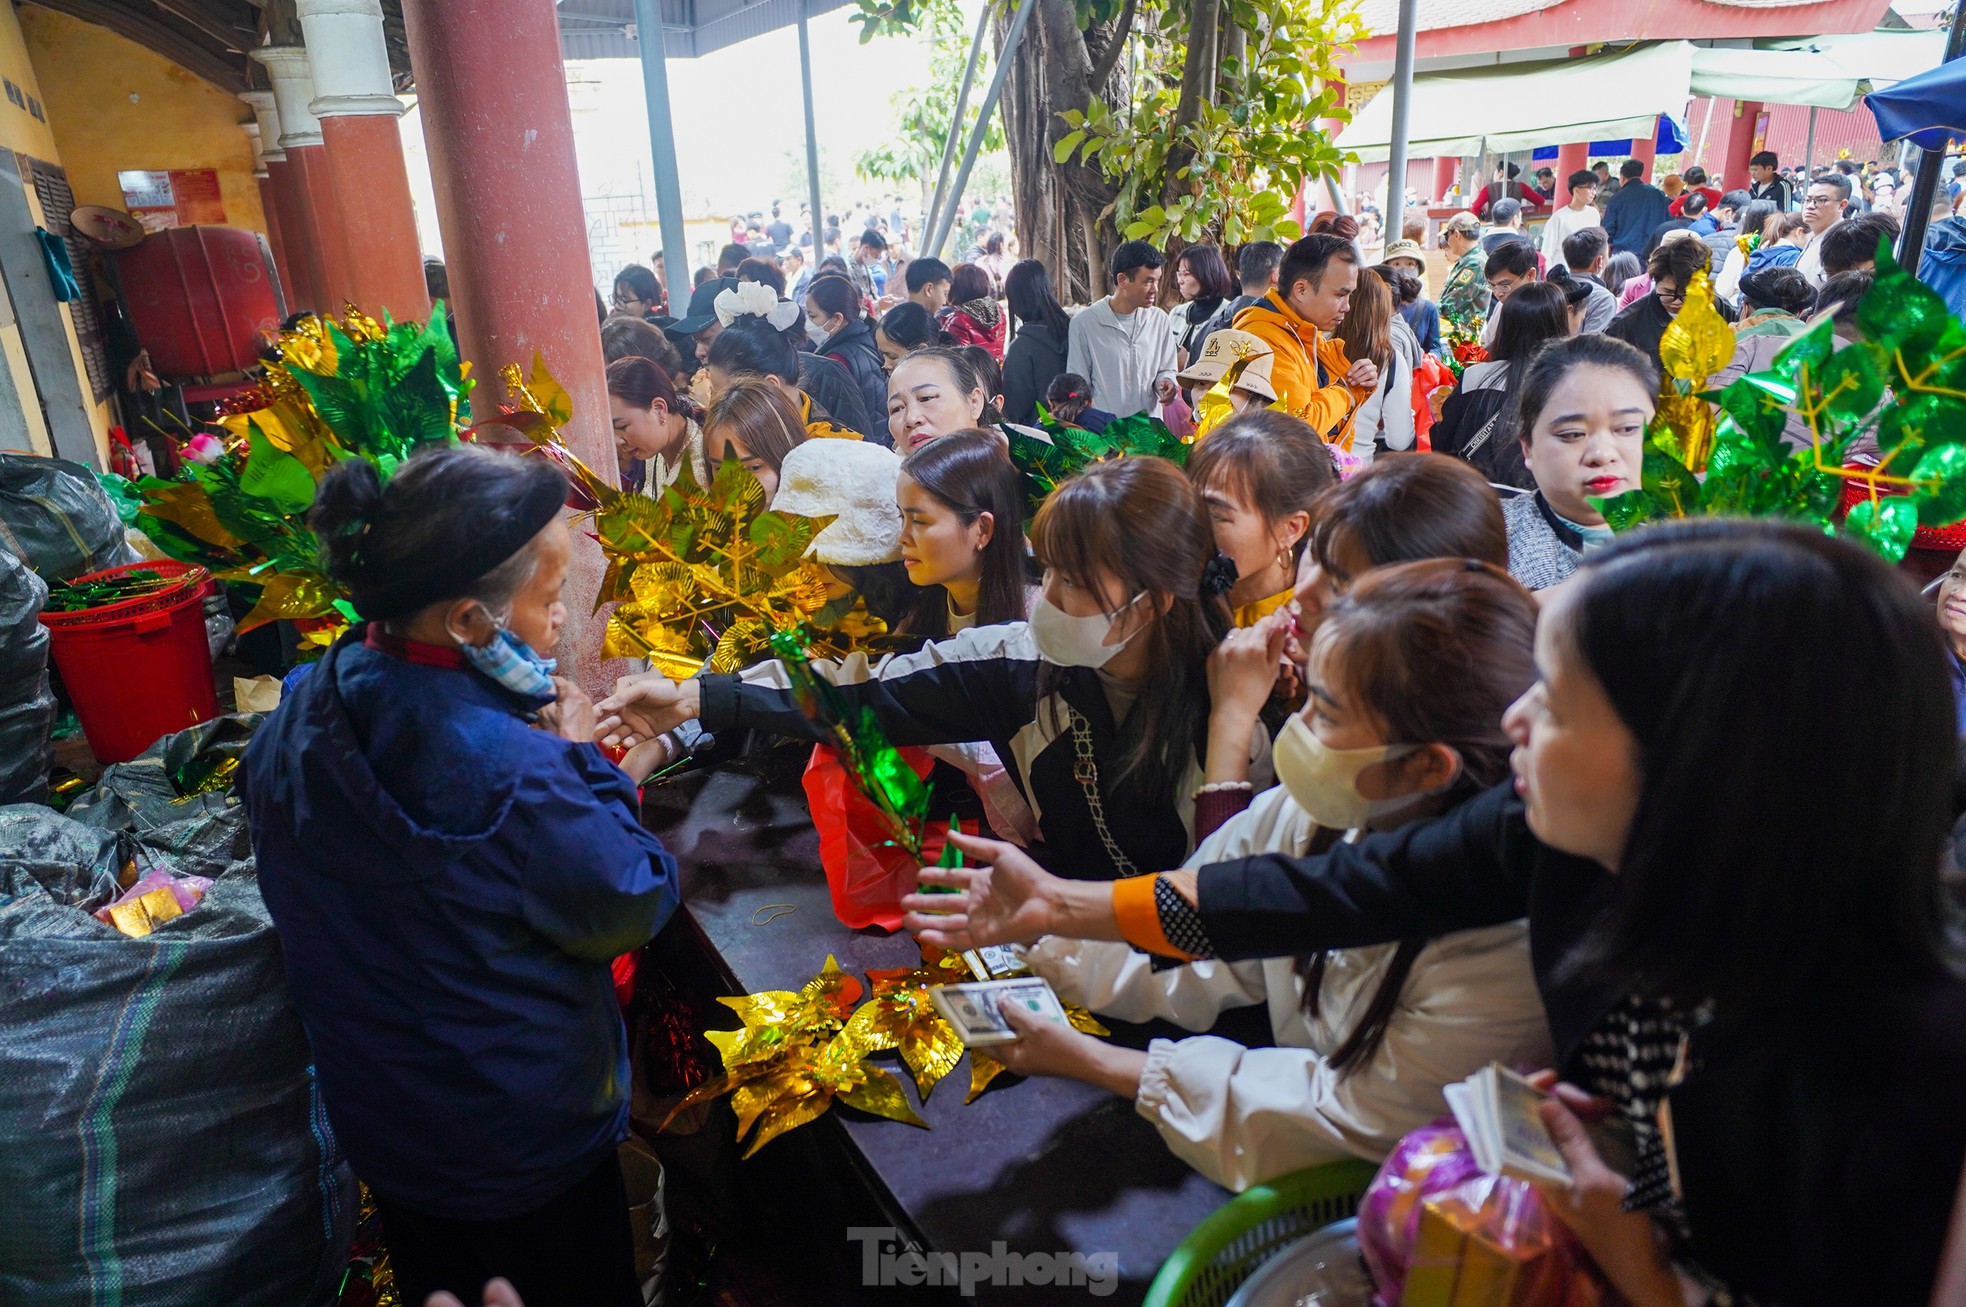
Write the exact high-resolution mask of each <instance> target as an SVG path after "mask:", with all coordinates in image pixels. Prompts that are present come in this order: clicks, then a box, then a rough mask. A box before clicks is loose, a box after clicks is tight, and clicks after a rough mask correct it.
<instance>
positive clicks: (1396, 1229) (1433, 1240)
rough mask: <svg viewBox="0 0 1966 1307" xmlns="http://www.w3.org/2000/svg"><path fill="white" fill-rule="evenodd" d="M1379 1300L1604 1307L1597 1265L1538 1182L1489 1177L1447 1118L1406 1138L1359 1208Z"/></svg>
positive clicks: (1362, 1242)
mask: <svg viewBox="0 0 1966 1307" xmlns="http://www.w3.org/2000/svg"><path fill="white" fill-rule="evenodd" d="M1358 1242H1359V1251H1360V1253H1361V1254H1362V1255H1363V1256H1364V1258H1365V1264H1366V1267H1367V1269H1369V1270H1370V1271H1371V1273H1372V1283H1373V1286H1374V1290H1375V1292H1374V1294H1373V1301H1374V1302H1375V1303H1377V1304H1379V1307H1598V1304H1600V1303H1601V1302H1602V1301H1603V1298H1604V1284H1603V1281H1602V1280H1601V1279H1600V1278H1599V1276H1598V1273H1597V1269H1596V1267H1595V1266H1593V1265H1592V1264H1591V1262H1590V1259H1589V1258H1588V1257H1587V1256H1586V1255H1585V1253H1584V1250H1583V1248H1582V1246H1581V1245H1580V1244H1578V1242H1577V1238H1576V1236H1575V1235H1573V1234H1571V1233H1570V1230H1569V1227H1567V1226H1565V1225H1564V1224H1563V1222H1562V1221H1561V1220H1559V1219H1558V1218H1557V1217H1556V1216H1555V1214H1554V1213H1552V1212H1551V1211H1550V1210H1549V1207H1548V1205H1547V1204H1546V1203H1545V1202H1544V1201H1543V1196H1542V1194H1540V1193H1539V1192H1537V1190H1536V1188H1535V1186H1533V1185H1531V1184H1529V1183H1527V1182H1525V1181H1522V1180H1517V1179H1514V1178H1513V1177H1510V1176H1500V1175H1489V1174H1487V1173H1485V1172H1483V1171H1482V1170H1481V1168H1480V1167H1478V1166H1476V1165H1475V1162H1474V1157H1473V1155H1472V1154H1471V1153H1470V1152H1469V1150H1468V1142H1467V1139H1466V1138H1465V1137H1464V1136H1463V1135H1462V1134H1461V1132H1460V1130H1458V1129H1456V1128H1455V1127H1453V1126H1450V1125H1431V1126H1423V1127H1421V1128H1420V1129H1418V1130H1415V1131H1414V1132H1413V1133H1411V1134H1409V1135H1407V1136H1406V1138H1404V1139H1402V1140H1400V1141H1399V1144H1398V1145H1397V1146H1396V1147H1395V1148H1394V1149H1393V1151H1392V1153H1391V1155H1390V1156H1388V1157H1387V1158H1386V1163H1385V1165H1384V1166H1382V1167H1380V1168H1379V1174H1378V1175H1377V1176H1375V1177H1374V1178H1373V1181H1372V1184H1371V1186H1370V1187H1368V1188H1367V1189H1366V1191H1365V1197H1364V1199H1363V1200H1362V1201H1361V1202H1360V1203H1359V1209H1358Z"/></svg>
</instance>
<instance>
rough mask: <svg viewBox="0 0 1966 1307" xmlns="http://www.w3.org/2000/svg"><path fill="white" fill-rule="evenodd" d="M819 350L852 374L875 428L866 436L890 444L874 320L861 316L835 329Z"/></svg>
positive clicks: (882, 443)
mask: <svg viewBox="0 0 1966 1307" xmlns="http://www.w3.org/2000/svg"><path fill="white" fill-rule="evenodd" d="M819 353H820V354H821V355H823V356H824V357H826V358H829V359H832V360H834V361H835V362H837V363H838V364H839V365H840V366H841V367H843V368H845V369H846V370H847V371H848V372H849V373H851V374H852V375H853V383H854V385H856V386H858V387H859V388H860V402H861V404H862V405H863V406H865V408H866V410H867V423H868V425H869V426H870V427H872V428H874V429H873V430H872V431H869V432H867V433H866V435H867V438H868V439H869V440H872V441H874V442H875V443H876V444H881V445H887V446H890V447H891V446H892V445H893V444H894V438H893V437H892V436H890V435H889V434H888V432H887V423H886V422H885V421H883V420H882V419H883V418H885V417H886V416H887V372H886V370H885V369H883V368H882V367H881V350H880V346H878V345H876V344H875V343H874V324H873V323H871V322H869V321H867V319H865V318H862V319H860V321H858V322H856V323H853V324H852V325H851V326H847V327H844V328H842V329H841V330H839V331H836V332H834V333H833V334H832V335H831V336H828V337H827V338H826V341H825V343H824V344H822V345H821V346H820V347H819Z"/></svg>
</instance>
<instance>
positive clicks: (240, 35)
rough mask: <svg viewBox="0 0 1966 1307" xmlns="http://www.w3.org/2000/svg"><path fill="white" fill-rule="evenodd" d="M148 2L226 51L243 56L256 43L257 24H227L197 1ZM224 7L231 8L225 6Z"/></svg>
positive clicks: (221, 0) (169, 0)
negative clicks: (232, 51) (233, 51)
mask: <svg viewBox="0 0 1966 1307" xmlns="http://www.w3.org/2000/svg"><path fill="white" fill-rule="evenodd" d="M150 2H151V3H152V4H154V5H156V6H157V7H158V8H159V9H162V10H163V11H164V12H165V13H167V14H169V15H170V16H171V17H173V18H175V19H177V20H178V21H179V22H181V23H184V24H186V25H188V26H191V27H195V28H197V29H198V30H199V31H201V32H203V33H204V34H205V35H206V36H209V37H211V38H212V39H213V40H214V41H217V42H218V43H219V44H220V45H221V46H224V47H225V48H226V49H228V50H237V51H239V52H240V53H242V54H243V53H244V52H245V51H247V50H250V49H252V48H253V46H254V45H255V44H257V43H258V40H259V25H258V24H257V23H255V24H254V25H253V26H251V27H241V26H239V25H238V24H237V23H227V22H225V21H224V20H222V19H220V18H216V17H214V16H213V14H212V13H211V12H210V10H209V9H207V8H206V7H205V6H203V5H200V4H199V3H198V2H197V0H150ZM220 3H221V4H224V3H225V0H220ZM225 7H227V8H231V7H233V6H231V5H225Z"/></svg>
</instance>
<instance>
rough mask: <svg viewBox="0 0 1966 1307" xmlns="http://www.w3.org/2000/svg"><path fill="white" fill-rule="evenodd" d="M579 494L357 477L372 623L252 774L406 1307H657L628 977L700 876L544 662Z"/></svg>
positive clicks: (336, 1103) (326, 547)
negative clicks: (570, 497)
mask: <svg viewBox="0 0 1966 1307" xmlns="http://www.w3.org/2000/svg"><path fill="white" fill-rule="evenodd" d="M565 493H566V485H565V481H564V479H563V478H562V477H561V475H560V473H559V472H558V471H557V469H555V468H553V467H552V466H551V465H549V464H546V463H544V462H540V461H535V460H532V459H517V458H509V457H503V456H499V455H494V454H490V453H487V452H483V451H480V450H476V449H470V448H456V449H444V450H438V451H433V452H430V453H425V454H422V455H419V456H417V457H416V458H413V459H411V460H410V461H408V462H407V463H405V464H404V465H403V466H402V467H401V468H400V469H399V470H398V471H397V472H396V474H395V476H394V477H393V478H392V479H391V480H390V481H389V483H388V484H387V486H384V485H383V484H382V483H381V481H380V479H379V478H378V477H377V474H376V472H375V470H374V469H373V468H372V467H371V466H370V465H369V464H367V463H366V462H362V461H359V460H358V461H351V462H349V463H346V464H343V465H342V466H341V467H339V468H337V469H335V471H334V472H332V473H331V474H330V475H329V476H328V477H327V478H326V479H325V480H324V481H323V483H322V485H321V490H320V495H319V498H318V499H317V501H316V504H315V507H314V511H313V519H312V520H313V525H314V527H315V529H316V531H318V532H319V534H320V537H321V540H322V544H323V553H324V558H325V564H326V567H327V569H328V572H329V574H330V575H331V576H333V577H334V579H335V580H336V581H338V582H340V583H341V584H342V585H344V586H345V587H346V588H347V589H348V591H349V594H350V595H351V597H352V599H353V602H354V604H355V607H356V609H357V610H358V611H359V612H360V613H361V614H362V616H363V617H364V618H366V619H367V621H366V623H365V624H357V625H356V627H355V628H354V629H353V630H352V631H351V632H350V633H349V634H348V635H347V636H346V637H344V638H343V639H342V640H340V641H339V642H337V643H336V644H335V646H334V647H333V648H332V649H330V650H329V651H328V653H327V655H326V657H324V658H323V659H322V661H321V663H320V665H319V666H318V667H317V668H316V669H315V671H314V672H313V673H312V674H311V675H309V676H307V677H306V678H305V679H303V680H301V681H300V682H299V683H298V685H297V686H296V687H295V688H294V689H293V690H292V692H291V693H290V694H289V696H288V698H287V700H286V702H284V703H283V704H282V705H281V707H280V709H279V711H278V712H276V713H275V714H274V715H273V716H272V717H271V718H269V719H268V721H267V722H266V724H265V725H264V726H263V727H262V728H261V729H260V732H259V735H258V736H257V738H255V739H254V741H253V743H252V747H251V748H250V749H249V750H248V751H247V755H246V765H245V769H244V770H245V776H244V780H243V782H242V785H241V791H242V794H243V796H244V799H245V802H246V805H247V808H248V811H249V813H250V816H251V821H252V832H253V844H254V849H255V852H256V854H257V857H258V861H259V876H260V885H261V889H262V891H263V892H264V894H265V896H266V903H267V907H268V908H269V909H270V910H271V912H272V914H273V919H274V922H275V924H276V926H277V927H278V929H279V932H280V938H281V943H282V946H283V948H284V950H285V954H286V966H287V974H288V980H289V983H290V985H291V987H292V991H293V996H294V1002H295V1004H296V1006H297V1007H298V1008H299V1009H300V1015H301V1019H302V1021H303V1022H304V1023H305V1025H306V1028H307V1033H308V1038H309V1040H310V1041H311V1042H312V1044H313V1049H314V1056H315V1060H316V1067H317V1071H318V1074H319V1076H320V1084H321V1095H322V1102H323V1105H324V1106H325V1108H326V1110H327V1115H328V1120H329V1122H330V1123H331V1124H332V1125H333V1127H334V1129H335V1132H336V1134H337V1135H338V1136H339V1137H340V1139H341V1141H342V1143H343V1145H344V1146H345V1148H346V1150H347V1153H348V1156H349V1159H350V1160H351V1161H352V1162H353V1164H354V1167H355V1170H356V1173H357V1174H358V1175H360V1176H361V1177H362V1179H363V1180H365V1181H366V1182H367V1183H368V1185H369V1187H370V1189H371V1191H372V1192H373V1193H374V1194H375V1196H376V1200H377V1204H378V1206H379V1207H380V1209H381V1211H382V1217H383V1221H384V1224H385V1227H386V1229H387V1231H388V1239H389V1247H390V1252H391V1255H392V1257H393V1260H394V1264H395V1269H396V1276H397V1281H398V1283H399V1285H400V1286H401V1289H402V1296H403V1300H404V1301H405V1302H413V1303H421V1302H422V1301H423V1300H424V1298H425V1296H426V1295H428V1294H430V1293H432V1292H434V1291H437V1290H450V1291H452V1292H454V1293H457V1294H458V1295H459V1296H461V1297H462V1298H464V1299H465V1300H466V1301H470V1302H477V1301H478V1300H479V1293H480V1291H481V1289H482V1287H483V1285H484V1283H485V1282H486V1281H487V1280H488V1279H490V1278H491V1277H493V1276H495V1275H502V1276H505V1277H507V1278H508V1279H510V1280H512V1281H513V1282H514V1283H515V1284H516V1285H517V1286H518V1288H519V1290H520V1291H521V1292H522V1293H523V1294H524V1295H525V1297H526V1300H527V1301H528V1302H530V1303H532V1304H534V1307H542V1305H543V1304H552V1303H568V1304H572V1303H580V1304H583V1305H585V1304H608V1305H609V1307H613V1305H614V1304H620V1305H621V1307H629V1305H630V1304H639V1303H640V1302H641V1296H640V1293H639V1292H638V1290H637V1288H636V1283H635V1276H634V1267H633V1250H632V1245H631V1241H630V1235H629V1227H628V1218H627V1207H626V1204H625V1201H624V1198H623V1192H622V1182H621V1173H620V1169H619V1166H618V1164H617V1162H616V1158H615V1146H616V1144H617V1143H618V1142H619V1141H620V1140H621V1139H622V1138H623V1136H624V1134H625V1131H626V1123H627V1111H628V1097H629V1093H628V1088H629V1079H628V1055H627V1040H626V1037H625V1035H624V1033H623V1030H622V1024H621V1015H620V1012H619V1009H618V1007H617V1005H616V1003H615V999H614V996H613V992H612V988H611V984H610V975H609V966H608V963H609V960H610V959H611V958H613V957H614V956H616V955H617V954H620V953H622V952H624V951H626V950H629V949H633V948H635V947H637V946H639V945H640V944H642V943H643V942H644V941H646V940H647V939H648V938H649V937H650V936H651V935H653V934H654V933H655V931H656V930H658V929H659V928H660V927H661V926H662V924H663V922H664V921H665V920H667V919H668V916H669V914H670V912H671V911H672V910H673V909H674V907H675V905H676V874H675V862H674V860H673V859H672V858H670V856H669V855H668V854H667V853H666V852H664V850H663V848H662V845H661V843H660V842H659V841H658V840H656V838H655V837H654V836H652V835H650V834H649V833H648V832H646V831H644V830H643V829H642V827H641V824H640V821H639V819H638V810H637V803H636V794H635V787H634V785H633V784H632V783H631V782H630V781H629V778H628V775H627V774H625V773H624V771H623V770H622V769H621V768H620V767H617V766H616V765H615V764H614V763H612V762H610V761H609V760H608V759H607V757H606V756H605V755H603V754H602V753H601V751H600V750H599V749H598V748H597V747H596V746H595V745H594V744H593V743H592V739H593V734H594V715H593V707H592V705H591V703H590V702H589V701H588V699H587V697H586V696H585V695H584V694H582V693H581V691H580V690H579V689H578V688H576V687H575V686H573V685H572V684H571V683H570V682H568V681H565V680H562V679H559V678H555V677H553V676H552V675H551V672H552V670H553V666H554V665H553V663H552V662H551V661H548V660H546V659H544V658H542V657H540V655H539V654H538V653H535V652H534V651H535V650H541V651H550V650H551V648H552V646H553V643H554V641H555V640H556V639H557V636H558V629H559V626H560V623H561V622H562V621H563V620H564V619H565V616H566V609H565V607H564V606H563V605H562V604H561V602H560V586H561V583H562V581H563V580H564V579H565V575H566V565H567V557H568V552H569V548H570V537H569V535H568V532H567V528H566V526H565V524H564V523H563V522H562V521H561V520H560V514H559V508H560V504H561V501H562V499H563V498H564V496H565ZM633 761H634V760H633V759H632V758H631V759H628V760H625V762H626V764H627V765H632V764H633Z"/></svg>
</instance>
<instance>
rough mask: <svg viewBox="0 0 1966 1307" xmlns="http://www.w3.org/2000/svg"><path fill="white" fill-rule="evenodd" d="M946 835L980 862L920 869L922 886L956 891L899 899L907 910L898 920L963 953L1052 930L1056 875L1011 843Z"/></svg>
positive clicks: (931, 941) (921, 893) (928, 939)
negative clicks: (942, 887)
mask: <svg viewBox="0 0 1966 1307" xmlns="http://www.w3.org/2000/svg"><path fill="white" fill-rule="evenodd" d="M949 839H950V841H951V842H952V843H953V844H955V846H956V847H957V848H958V849H960V850H962V852H963V856H964V857H965V858H967V859H969V860H970V861H972V862H974V863H978V864H980V865H977V866H970V867H923V868H922V870H921V876H920V881H921V884H922V885H923V886H924V887H927V886H931V885H936V886H945V887H947V888H948V889H953V890H955V891H956V892H955V893H953V894H951V893H946V892H945V893H933V892H925V891H918V892H916V893H914V894H910V895H908V896H907V897H906V898H904V899H902V900H901V906H902V908H904V909H905V910H906V911H907V915H906V916H904V917H903V918H902V919H901V924H902V925H903V926H904V927H906V928H907V929H908V930H909V931H911V932H913V934H914V935H915V936H916V938H918V939H920V940H921V941H922V942H923V943H925V944H933V945H935V946H936V947H937V948H945V949H953V950H955V951H956V952H961V951H962V950H964V949H972V948H980V947H982V946H983V945H985V944H1021V943H1027V942H1029V941H1031V940H1034V939H1036V938H1038V936H1040V935H1043V934H1046V933H1047V932H1048V931H1049V930H1050V929H1051V927H1052V924H1053V914H1052V902H1051V898H1052V894H1053V891H1054V890H1055V889H1056V888H1057V887H1058V886H1059V885H1060V884H1061V883H1062V882H1060V880H1059V878H1058V877H1056V876H1053V875H1052V874H1051V873H1050V872H1048V871H1046V870H1045V869H1044V868H1043V867H1040V866H1039V865H1038V864H1037V863H1036V862H1035V861H1033V860H1032V858H1031V855H1030V854H1028V853H1026V852H1024V850H1022V849H1020V848H1018V847H1017V846H1016V845H1015V844H1005V843H1003V842H1002V841H1000V840H985V839H978V838H976V837H975V836H972V835H957V834H954V833H951V834H950V836H949Z"/></svg>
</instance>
